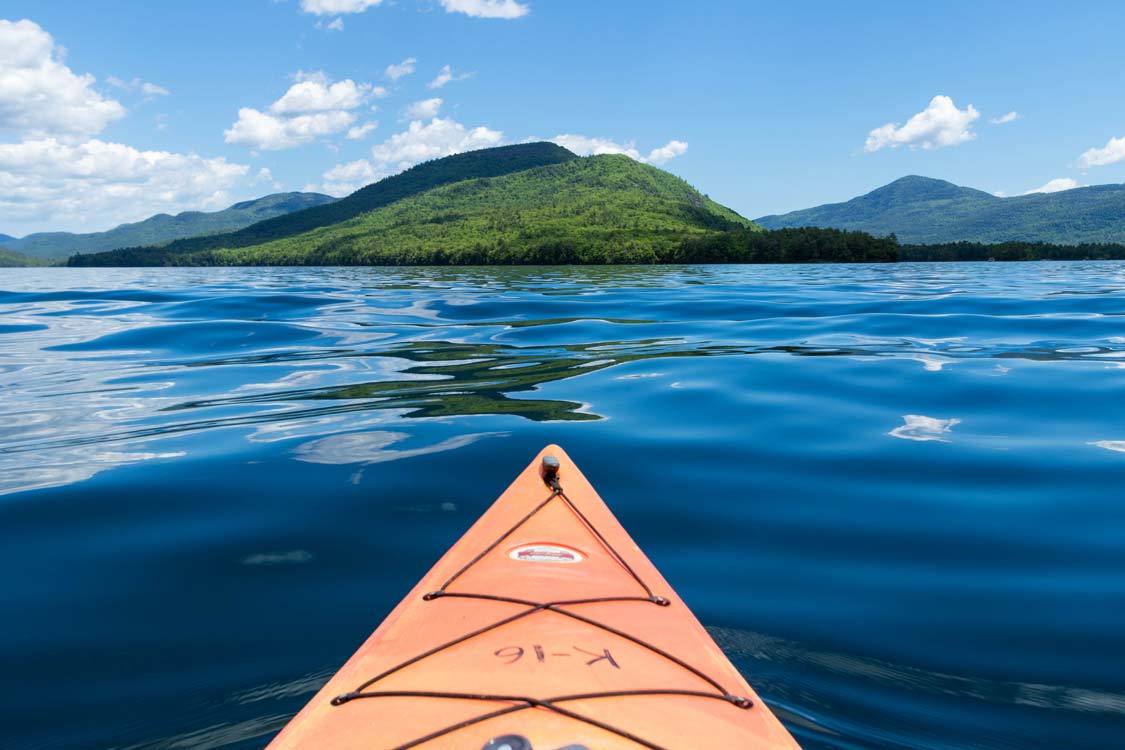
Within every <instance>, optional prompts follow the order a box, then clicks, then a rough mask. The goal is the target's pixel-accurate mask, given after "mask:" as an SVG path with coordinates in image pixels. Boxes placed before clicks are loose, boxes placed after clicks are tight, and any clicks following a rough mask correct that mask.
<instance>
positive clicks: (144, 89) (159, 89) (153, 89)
mask: <svg viewBox="0 0 1125 750" xmlns="http://www.w3.org/2000/svg"><path fill="white" fill-rule="evenodd" d="M141 93H142V94H144V95H145V96H148V97H154V96H168V95H169V94H171V93H172V92H171V91H169V90H168V89H166V88H164V87H163V86H157V85H156V84H155V83H149V82H148V81H144V82H142V83H141Z"/></svg>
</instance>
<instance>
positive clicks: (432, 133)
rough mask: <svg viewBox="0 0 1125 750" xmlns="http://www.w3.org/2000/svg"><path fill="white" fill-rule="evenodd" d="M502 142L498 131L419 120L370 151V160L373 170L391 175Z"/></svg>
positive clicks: (448, 121)
mask: <svg viewBox="0 0 1125 750" xmlns="http://www.w3.org/2000/svg"><path fill="white" fill-rule="evenodd" d="M503 141H504V134H503V133H501V132H500V131H499V130H491V129H489V128H486V127H483V126H482V127H476V128H472V129H471V130H470V129H468V128H466V127H465V126H464V125H462V124H461V123H459V122H457V121H456V120H452V119H449V118H446V119H442V118H440V117H435V118H434V119H433V120H431V121H430V122H429V123H428V124H427V123H423V122H422V121H420V120H415V121H414V122H412V123H410V126H409V127H408V128H407V129H406V130H404V131H403V132H401V133H395V134H394V135H392V136H391V137H390V138H388V139H387V140H385V141H383V142H382V143H380V144H378V145H377V146H374V147H372V149H371V156H372V159H373V161H374V163H375V165H376V167H378V168H381V169H382V170H383V171H386V172H388V173H390V172H394V171H400V170H403V169H406V168H408V167H411V166H413V165H415V164H417V163H418V162H422V161H426V160H428V159H436V158H438V157H441V156H450V155H452V154H458V153H461V152H462V151H472V150H474V149H478V148H489V147H492V146H499V145H500V144H501V143H502V142H503Z"/></svg>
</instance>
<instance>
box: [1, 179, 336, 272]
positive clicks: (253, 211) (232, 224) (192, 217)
mask: <svg viewBox="0 0 1125 750" xmlns="http://www.w3.org/2000/svg"><path fill="white" fill-rule="evenodd" d="M335 200H336V199H335V198H333V197H332V196H330V195H324V194H322V193H297V192H291V193H274V194H272V195H266V196H263V197H261V198H256V199H254V200H248V201H242V202H240V203H235V204H234V205H232V206H229V207H227V208H225V209H223V210H222V211H212V212H204V211H184V212H183V213H179V214H176V215H175V216H172V215H170V214H157V215H155V216H151V217H149V218H147V219H145V220H143V221H138V222H134V223H131V224H122V225H120V226H118V227H114V228H113V229H110V230H108V231H105V232H92V233H89V234H74V233H71V232H37V233H35V234H29V235H27V236H26V237H22V238H16V237H11V236H9V235H0V246H3V247H6V248H8V249H9V250H15V251H16V252H19V253H23V254H24V255H29V256H31V257H34V258H42V259H46V260H61V259H63V258H66V257H68V256H70V255H73V254H75V253H93V252H101V251H104V250H113V249H115V248H118V247H129V246H135V245H163V244H165V243H167V242H170V241H172V240H177V239H181V238H184V237H196V236H199V235H207V234H215V233H218V232H229V231H231V230H234V229H241V228H242V227H245V226H249V225H251V224H254V223H257V222H259V221H262V220H263V219H270V218H273V217H275V216H283V215H285V214H290V213H293V212H294V211H300V210H302V209H306V208H310V207H313V206H322V205H325V204H328V203H332V202H334V201H335Z"/></svg>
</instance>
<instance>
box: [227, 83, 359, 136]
mask: <svg viewBox="0 0 1125 750" xmlns="http://www.w3.org/2000/svg"><path fill="white" fill-rule="evenodd" d="M294 78H295V80H296V83H294V84H293V85H292V86H290V87H289V90H288V91H286V92H285V93H284V94H283V95H282V96H281V98H280V99H278V100H277V101H275V102H274V103H273V104H271V105H270V106H269V111H268V112H262V111H260V110H257V109H254V108H253V107H243V108H242V109H240V110H238V121H237V122H235V123H234V125H232V126H231V127H230V128H228V129H227V130H225V131H224V132H223V136H224V139H225V140H226V142H227V143H232V144H238V145H242V146H249V147H251V148H257V149H262V150H264V151H279V150H282V149H287V148H293V147H295V146H299V145H301V144H304V143H309V142H311V141H314V140H316V139H318V138H323V137H325V136H331V135H335V134H337V133H342V132H344V131H348V137H355V138H359V137H362V135H364V134H366V133H367V132H370V128H369V129H368V130H366V131H364V130H363V128H364V127H366V126H359V130H357V131H356V132H357V133H358V134H359V135H355V136H353V135H352V130H354V128H353V126H354V125H355V122H356V119H357V117H356V115H355V114H354V112H353V111H352V110H355V109H358V108H359V107H361V106H363V105H364V104H366V103H367V102H368V101H370V100H371V99H372V98H373V97H376V96H378V95H379V93H380V91H381V89H379V87H376V86H372V85H371V84H369V83H356V82H355V81H353V80H351V79H350V78H348V79H345V80H343V81H336V82H335V83H333V82H332V81H331V79H329V78H328V76H327V75H325V74H324V73H323V72H320V71H316V72H311V73H310V72H305V71H299V72H298V73H297V74H296V75H295V76H294Z"/></svg>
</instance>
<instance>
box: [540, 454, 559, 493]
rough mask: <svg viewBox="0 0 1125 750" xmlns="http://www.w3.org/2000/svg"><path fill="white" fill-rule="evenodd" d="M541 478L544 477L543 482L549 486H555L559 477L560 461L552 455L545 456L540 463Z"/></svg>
mask: <svg viewBox="0 0 1125 750" xmlns="http://www.w3.org/2000/svg"><path fill="white" fill-rule="evenodd" d="M539 476H541V477H543V481H544V482H546V483H547V484H548V485H552V486H553V485H554V482H555V480H557V479H558V477H559V460H558V459H557V458H555V457H554V456H552V455H551V454H547V455H546V456H543V460H542V461H541V462H540V463H539Z"/></svg>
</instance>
